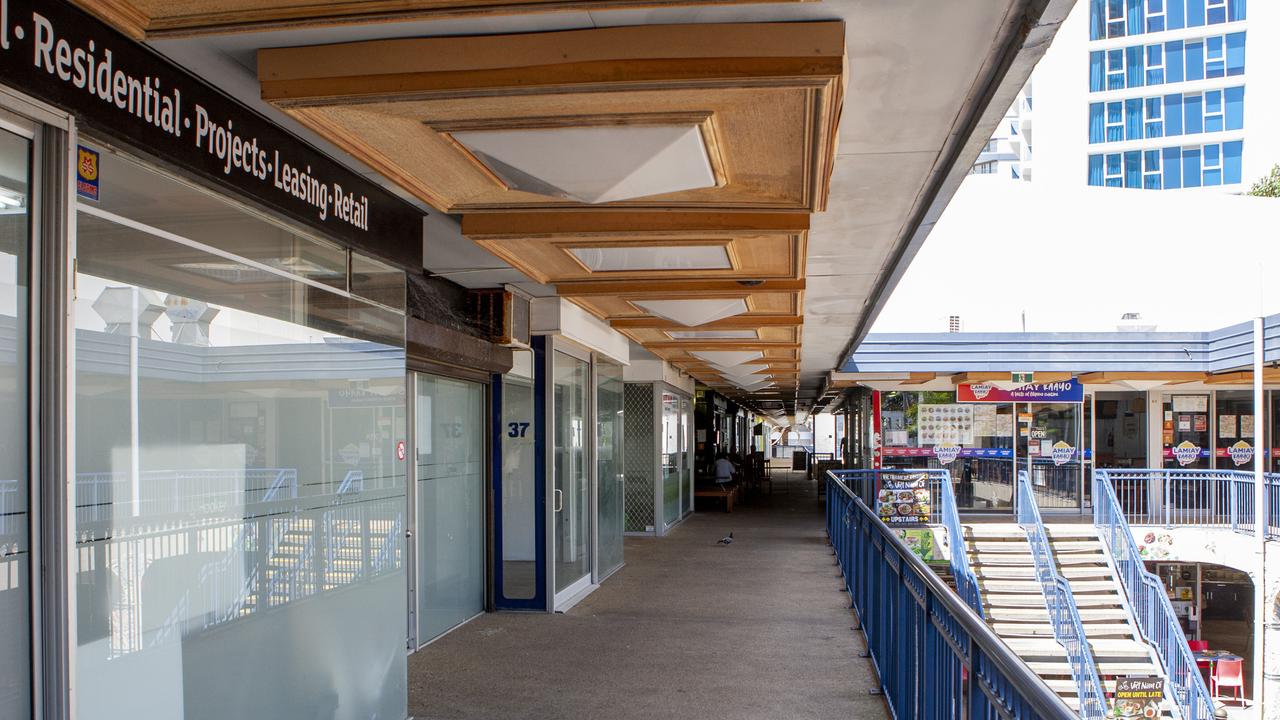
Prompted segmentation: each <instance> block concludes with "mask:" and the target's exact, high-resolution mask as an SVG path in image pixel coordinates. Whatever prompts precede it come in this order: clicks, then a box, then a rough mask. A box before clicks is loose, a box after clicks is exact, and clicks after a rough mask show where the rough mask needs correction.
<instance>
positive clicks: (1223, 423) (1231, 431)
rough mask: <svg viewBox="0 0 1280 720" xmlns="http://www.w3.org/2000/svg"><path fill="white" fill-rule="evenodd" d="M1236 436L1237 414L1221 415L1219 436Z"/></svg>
mask: <svg viewBox="0 0 1280 720" xmlns="http://www.w3.org/2000/svg"><path fill="white" fill-rule="evenodd" d="M1235 436H1236V416H1235V415H1219V416H1218V437H1220V438H1233V437H1235Z"/></svg>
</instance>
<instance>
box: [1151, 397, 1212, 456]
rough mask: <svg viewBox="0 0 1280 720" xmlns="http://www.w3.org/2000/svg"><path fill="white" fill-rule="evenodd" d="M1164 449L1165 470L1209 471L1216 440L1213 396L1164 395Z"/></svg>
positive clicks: (1162, 444)
mask: <svg viewBox="0 0 1280 720" xmlns="http://www.w3.org/2000/svg"><path fill="white" fill-rule="evenodd" d="M1162 400H1163V403H1162V405H1163V411H1164V420H1163V423H1162V432H1163V437H1162V438H1161V446H1162V449H1163V452H1162V455H1163V456H1164V467H1166V468H1172V469H1178V468H1183V469H1186V470H1208V469H1209V464H1210V454H1211V448H1212V447H1213V445H1212V443H1213V440H1212V438H1211V437H1210V435H1209V394H1208V393H1186V394H1177V395H1175V394H1170V393H1166V394H1164V396H1163V398H1162Z"/></svg>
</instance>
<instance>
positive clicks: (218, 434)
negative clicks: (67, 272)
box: [73, 154, 406, 719]
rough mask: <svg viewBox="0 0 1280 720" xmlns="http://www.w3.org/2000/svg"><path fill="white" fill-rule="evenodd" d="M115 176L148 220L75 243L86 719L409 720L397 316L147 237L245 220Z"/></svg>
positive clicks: (112, 191)
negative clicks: (159, 227)
mask: <svg viewBox="0 0 1280 720" xmlns="http://www.w3.org/2000/svg"><path fill="white" fill-rule="evenodd" d="M106 157H107V156H106V155H105V154H104V158H106ZM124 165H125V166H129V167H133V169H134V170H135V171H136V173H135V176H134V182H133V184H132V185H130V186H127V187H117V186H116V185H115V184H112V183H111V182H110V181H111V178H110V176H107V175H104V183H103V187H102V193H103V197H104V200H105V199H107V198H112V197H116V198H123V199H128V200H130V203H131V206H132V207H135V208H136V209H137V210H138V212H139V213H140V214H142V217H135V218H130V219H129V220H130V221H132V222H129V223H128V224H126V221H125V220H119V221H117V220H115V219H113V218H114V216H111V215H106V214H103V213H101V212H100V211H98V209H97V208H94V207H92V206H88V205H85V206H81V208H80V213H79V222H78V227H77V234H78V267H79V270H80V272H79V274H78V275H77V278H76V283H77V285H76V287H77V293H78V295H77V301H76V304H75V327H76V357H75V371H76V377H75V383H76V396H75V403H76V407H75V413H76V427H75V432H76V439H77V441H76V457H75V464H76V468H77V476H76V479H75V517H74V518H73V522H74V532H75V537H76V552H75V554H74V555H73V558H74V560H73V561H74V563H75V566H74V571H75V573H76V577H75V583H76V598H77V602H76V610H77V613H78V616H77V618H76V622H77V633H76V636H77V640H78V648H77V650H76V654H75V657H76V661H77V663H78V667H77V677H78V680H79V682H78V684H77V686H76V694H77V695H76V700H77V705H78V708H79V717H80V718H82V719H90V718H126V717H127V718H143V719H149V718H157V719H160V718H164V719H168V718H211V719H212V718H228V717H271V718H314V717H335V718H338V717H340V718H369V717H374V716H377V717H383V718H399V717H404V716H405V715H406V708H405V700H406V689H405V685H406V678H405V653H404V637H405V628H404V620H403V618H404V598H405V591H406V588H405V574H404V571H403V566H402V562H403V560H402V558H403V538H404V526H403V522H404V509H405V505H404V503H405V486H404V478H405V472H404V471H405V463H404V462H403V461H402V460H400V459H399V458H398V457H397V445H398V444H399V443H400V442H402V441H404V440H405V396H404V394H405V380H404V347H403V332H404V330H403V328H404V318H403V316H401V315H399V314H397V313H393V312H390V311H387V310H385V309H381V308H377V307H373V306H368V305H366V304H364V303H361V302H360V301H357V300H352V299H350V298H347V297H345V296H342V295H339V294H334V293H333V292H331V291H330V290H328V289H327V288H324V287H316V286H314V285H310V284H306V283H303V282H302V281H300V280H299V279H296V278H291V277H282V276H281V275H279V274H277V273H273V272H264V271H262V270H261V269H260V268H258V267H256V266H253V265H251V264H247V263H243V262H239V261H236V260H229V259H227V258H224V257H221V256H218V255H212V254H208V253H205V252H202V251H200V250H197V249H195V248H192V247H188V246H185V245H183V244H180V243H177V242H174V241H172V240H171V239H170V238H169V237H168V236H167V235H165V234H163V233H160V232H158V231H156V230H153V229H148V228H149V227H150V226H149V225H148V222H149V221H150V220H152V219H162V220H164V222H165V223H166V225H167V227H168V228H169V230H170V232H175V233H177V232H180V231H182V230H183V229H184V228H190V229H192V230H197V229H199V228H201V227H204V225H203V224H204V223H209V225H208V226H207V227H205V231H207V232H212V230H211V228H218V227H222V222H223V221H224V220H227V219H229V218H231V217H232V216H235V215H236V214H237V213H239V212H240V211H239V209H238V208H235V207H234V206H231V205H230V204H229V203H225V202H222V201H219V200H217V199H216V198H208V197H204V196H202V201H204V204H203V205H200V206H199V208H198V209H199V210H200V211H201V212H200V213H199V214H197V213H195V212H194V210H195V209H197V208H186V207H184V206H182V205H181V204H172V203H171V204H165V203H160V202H156V203H152V204H148V203H146V202H145V201H144V199H145V197H147V196H148V194H149V193H152V192H154V193H156V194H157V196H159V197H164V196H165V194H166V193H167V192H168V189H169V184H170V181H169V180H168V179H166V178H162V177H160V176H158V175H156V174H154V173H150V172H149V171H145V170H143V169H141V168H138V167H134V166H131V165H128V164H127V163H125V164H124ZM178 200H180V198H179V199H178ZM178 200H175V202H178ZM188 209H190V210H192V214H191V215H190V216H187V217H184V210H188ZM153 216H154V217H153ZM232 224H233V225H234V223H232ZM236 227H237V228H238V231H239V232H241V233H242V235H240V236H239V237H238V238H237V242H243V243H247V244H252V240H253V236H252V233H253V232H254V230H253V226H252V225H244V226H240V225H236ZM338 618H341V621H340V622H339V621H338V620H337V619H338Z"/></svg>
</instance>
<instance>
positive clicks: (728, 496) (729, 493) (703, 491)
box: [693, 483, 738, 513]
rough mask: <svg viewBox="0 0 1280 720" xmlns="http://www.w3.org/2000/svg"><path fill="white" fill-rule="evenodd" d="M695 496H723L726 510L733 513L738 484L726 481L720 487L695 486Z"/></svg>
mask: <svg viewBox="0 0 1280 720" xmlns="http://www.w3.org/2000/svg"><path fill="white" fill-rule="evenodd" d="M693 497H694V498H695V499H696V498H700V497H710V498H723V499H724V511H725V512H727V513H731V512H733V501H734V500H735V499H737V497H738V486H737V484H736V483H726V484H725V485H723V486H719V487H717V486H711V485H709V486H704V487H699V488H694V491H693Z"/></svg>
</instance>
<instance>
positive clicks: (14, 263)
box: [0, 117, 34, 718]
mask: <svg viewBox="0 0 1280 720" xmlns="http://www.w3.org/2000/svg"><path fill="white" fill-rule="evenodd" d="M2 119H4V118H3V117H0V120H2ZM32 145H33V143H32V141H31V140H30V139H29V138H27V137H23V136H20V135H17V134H14V133H11V132H8V131H7V130H0V332H2V334H0V407H3V409H4V412H3V414H0V418H3V419H2V420H0V448H2V449H3V452H0V629H3V632H0V668H4V669H3V670H0V717H6V718H10V717H12V718H25V717H30V715H31V665H32V663H31V657H32V654H31V631H30V628H31V538H30V529H31V524H30V520H29V518H30V509H31V503H30V493H29V491H28V488H29V485H28V482H29V464H28V460H27V448H28V442H29V439H28V427H29V419H30V416H29V414H28V413H27V410H26V408H27V403H28V385H27V376H28V373H27V354H28V349H29V341H28V334H27V332H28V331H27V328H28V324H29V315H30V313H29V311H28V308H29V291H28V288H29V285H28V279H27V278H28V274H29V272H30V269H29V268H30V266H29V257H30V248H31V200H32V188H33V186H34V183H33V182H32V181H33V177H32V175H33V173H32V163H31V155H32Z"/></svg>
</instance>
